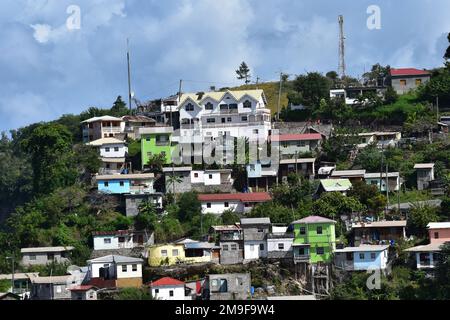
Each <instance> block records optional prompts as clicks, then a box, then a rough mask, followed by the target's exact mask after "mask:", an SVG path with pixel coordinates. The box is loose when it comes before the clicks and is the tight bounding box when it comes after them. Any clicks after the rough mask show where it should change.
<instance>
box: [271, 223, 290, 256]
mask: <svg viewBox="0 0 450 320" xmlns="http://www.w3.org/2000/svg"><path fill="white" fill-rule="evenodd" d="M288 229H289V227H284V226H276V225H272V231H271V232H270V233H269V234H268V235H267V258H268V259H273V260H279V259H290V260H292V258H293V250H292V243H293V242H294V232H293V230H289V231H288Z"/></svg>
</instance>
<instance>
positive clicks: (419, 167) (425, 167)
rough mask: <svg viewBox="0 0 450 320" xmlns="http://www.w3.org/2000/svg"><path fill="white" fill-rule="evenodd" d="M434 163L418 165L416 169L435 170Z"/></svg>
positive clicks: (415, 166)
mask: <svg viewBox="0 0 450 320" xmlns="http://www.w3.org/2000/svg"><path fill="white" fill-rule="evenodd" d="M433 168H434V163H416V164H415V165H414V169H433Z"/></svg>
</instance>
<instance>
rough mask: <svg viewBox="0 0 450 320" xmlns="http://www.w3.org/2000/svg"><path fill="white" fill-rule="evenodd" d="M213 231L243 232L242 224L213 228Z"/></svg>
mask: <svg viewBox="0 0 450 320" xmlns="http://www.w3.org/2000/svg"><path fill="white" fill-rule="evenodd" d="M211 229H213V230H214V231H215V232H220V231H239V230H241V227H240V224H232V225H222V226H212V227H211Z"/></svg>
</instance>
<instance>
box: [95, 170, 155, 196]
mask: <svg viewBox="0 0 450 320" xmlns="http://www.w3.org/2000/svg"><path fill="white" fill-rule="evenodd" d="M95 179H96V182H97V188H98V191H99V192H102V193H108V194H153V193H155V190H154V189H153V183H154V180H155V176H154V174H153V173H140V174H113V175H97V176H95Z"/></svg>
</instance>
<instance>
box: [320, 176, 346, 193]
mask: <svg viewBox="0 0 450 320" xmlns="http://www.w3.org/2000/svg"><path fill="white" fill-rule="evenodd" d="M320 184H321V185H322V187H323V188H324V189H325V191H328V192H331V191H347V190H348V189H350V188H351V187H352V183H351V182H350V180H348V179H322V180H320Z"/></svg>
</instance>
